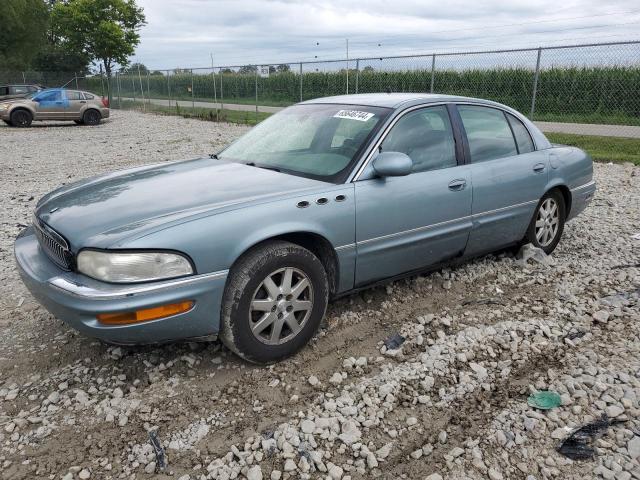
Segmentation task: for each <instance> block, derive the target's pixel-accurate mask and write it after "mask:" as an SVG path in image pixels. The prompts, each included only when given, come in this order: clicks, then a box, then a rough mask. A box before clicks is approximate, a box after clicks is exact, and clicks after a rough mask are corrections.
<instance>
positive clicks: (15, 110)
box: [9, 107, 33, 118]
mask: <svg viewBox="0 0 640 480" xmlns="http://www.w3.org/2000/svg"><path fill="white" fill-rule="evenodd" d="M21 110H22V111H23V112H27V113H28V114H29V115H31V117H33V113H31V110H29V109H28V108H26V107H16V108H14V109H13V110H11V113H10V114H9V118H11V115H13V114H14V113H15V112H19V111H21Z"/></svg>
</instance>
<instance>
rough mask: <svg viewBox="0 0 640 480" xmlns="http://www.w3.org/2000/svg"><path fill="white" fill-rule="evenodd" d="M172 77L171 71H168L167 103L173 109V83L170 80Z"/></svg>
mask: <svg viewBox="0 0 640 480" xmlns="http://www.w3.org/2000/svg"><path fill="white" fill-rule="evenodd" d="M170 77H171V70H167V103H168V104H169V107H171V82H170V81H169V78H170Z"/></svg>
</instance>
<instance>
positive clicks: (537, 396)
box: [527, 390, 562, 410]
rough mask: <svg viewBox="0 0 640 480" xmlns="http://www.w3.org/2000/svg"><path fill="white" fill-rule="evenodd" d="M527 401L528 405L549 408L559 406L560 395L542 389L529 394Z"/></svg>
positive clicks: (540, 408)
mask: <svg viewBox="0 0 640 480" xmlns="http://www.w3.org/2000/svg"><path fill="white" fill-rule="evenodd" d="M527 403H528V404H529V406H530V407H534V408H537V409H539V410H551V409H552V408H556V407H558V406H560V404H561V403H562V401H561V400H560V395H558V394H557V393H556V392H551V391H548V390H543V391H540V392H536V393H534V394H532V395H530V396H529V398H527Z"/></svg>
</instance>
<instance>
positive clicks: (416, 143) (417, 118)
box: [381, 106, 457, 172]
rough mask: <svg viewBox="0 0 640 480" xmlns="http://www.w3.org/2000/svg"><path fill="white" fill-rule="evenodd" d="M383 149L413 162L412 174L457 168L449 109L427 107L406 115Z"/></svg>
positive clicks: (391, 133)
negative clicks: (397, 153) (403, 154)
mask: <svg viewBox="0 0 640 480" xmlns="http://www.w3.org/2000/svg"><path fill="white" fill-rule="evenodd" d="M381 149H382V151H383V152H402V153H405V154H407V155H408V156H409V157H410V158H411V160H413V172H425V171H427V170H436V169H439V168H447V167H453V166H455V165H457V162H456V147H455V141H454V139H453V130H452V129H451V122H450V121H449V113H448V112H447V107H445V106H438V107H428V108H423V109H420V110H416V111H414V112H411V113H408V114H406V115H405V116H403V117H402V118H401V119H400V120H399V121H398V123H396V124H395V125H394V127H393V128H392V129H391V131H390V132H389V134H388V135H387V137H386V138H385V139H384V141H383V142H382V146H381Z"/></svg>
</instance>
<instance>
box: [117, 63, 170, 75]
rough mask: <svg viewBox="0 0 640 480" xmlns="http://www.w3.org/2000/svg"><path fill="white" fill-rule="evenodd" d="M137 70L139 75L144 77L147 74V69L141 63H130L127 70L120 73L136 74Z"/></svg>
mask: <svg viewBox="0 0 640 480" xmlns="http://www.w3.org/2000/svg"><path fill="white" fill-rule="evenodd" d="M138 69H140V75H146V74H147V72H149V69H148V68H147V67H146V66H145V65H143V64H142V63H132V64H131V65H129V66H128V67H127V68H125V69H123V70H122V72H121V73H123V74H125V75H129V74H136V75H137V74H138ZM161 75H162V74H161Z"/></svg>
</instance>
